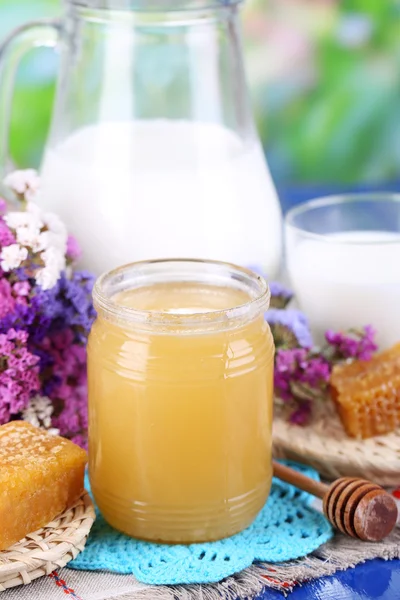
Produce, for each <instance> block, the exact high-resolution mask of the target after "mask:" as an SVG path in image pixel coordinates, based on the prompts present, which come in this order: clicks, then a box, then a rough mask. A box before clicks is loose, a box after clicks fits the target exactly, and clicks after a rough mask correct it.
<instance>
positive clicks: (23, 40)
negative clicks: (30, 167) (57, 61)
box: [0, 19, 61, 177]
mask: <svg viewBox="0 0 400 600" xmlns="http://www.w3.org/2000/svg"><path fill="white" fill-rule="evenodd" d="M60 30H61V21H59V20H58V19H43V20H40V21H31V22H29V23H25V25H21V27H18V28H17V29H15V30H14V31H13V32H12V33H11V34H10V35H9V36H8V37H6V39H5V40H4V41H3V42H2V43H1V44H0V177H1V176H4V175H5V172H6V170H7V164H8V162H9V136H10V124H11V111H12V97H13V91H14V80H15V74H16V72H17V68H18V65H19V62H20V60H21V58H22V57H23V55H24V54H25V53H26V52H27V51H28V50H30V49H32V48H38V47H42V46H48V47H51V48H54V47H55V46H56V45H57V41H58V38H59V33H60Z"/></svg>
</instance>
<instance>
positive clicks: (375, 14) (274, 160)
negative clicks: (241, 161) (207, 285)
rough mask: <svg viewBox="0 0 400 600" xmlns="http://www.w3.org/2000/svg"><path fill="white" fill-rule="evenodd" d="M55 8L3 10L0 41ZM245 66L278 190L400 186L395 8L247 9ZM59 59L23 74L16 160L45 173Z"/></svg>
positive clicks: (395, 3) (267, 0) (259, 1)
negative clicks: (43, 156)
mask: <svg viewBox="0 0 400 600" xmlns="http://www.w3.org/2000/svg"><path fill="white" fill-rule="evenodd" d="M60 10H61V8H60V4H59V2H58V0H0V39H1V38H3V37H4V36H5V35H7V33H9V32H10V30H11V29H12V28H13V27H15V26H17V25H19V24H21V23H23V22H24V21H26V20H29V19H34V18H40V17H44V16H54V15H56V14H58V13H59V12H60ZM243 26H244V39H245V49H246V63H247V69H248V75H249V82H250V86H251V93H252V99H253V105H254V110H255V113H256V118H257V124H258V127H259V131H260V134H261V138H262V141H263V144H264V147H265V149H266V153H267V156H268V160H269V165H270V168H271V171H272V173H273V176H274V178H275V181H276V182H277V183H278V185H279V184H280V183H281V182H284V183H285V185H286V184H290V185H303V184H310V183H311V184H318V185H320V184H326V185H331V184H353V183H360V182H361V183H365V184H379V183H385V182H390V181H397V180H400V119H399V116H400V114H399V113H400V101H399V100H400V2H399V0H342V1H340V0H247V2H246V3H245V6H244V11H243ZM55 71H56V58H55V56H54V55H53V53H52V51H51V50H43V49H41V50H36V51H35V52H34V53H31V55H30V56H28V57H27V58H26V59H25V60H24V61H23V63H22V65H21V69H20V71H19V74H18V81H17V91H16V94H15V101H14V108H13V122H12V132H11V136H12V157H13V159H14V161H15V162H16V163H17V164H18V165H19V166H22V167H26V166H32V165H33V166H36V165H38V164H39V161H40V156H41V150H42V148H43V144H44V140H45V136H46V132H47V128H48V121H49V115H50V112H51V105H52V99H53V86H54V74H55Z"/></svg>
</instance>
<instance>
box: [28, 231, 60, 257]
mask: <svg viewBox="0 0 400 600" xmlns="http://www.w3.org/2000/svg"><path fill="white" fill-rule="evenodd" d="M48 248H56V249H57V250H59V251H60V252H62V254H65V253H66V252H67V237H64V236H63V235H59V234H58V233H54V232H53V231H42V233H41V234H40V235H39V237H38V240H37V244H36V245H35V247H34V250H35V252H41V251H42V250H47V249H48Z"/></svg>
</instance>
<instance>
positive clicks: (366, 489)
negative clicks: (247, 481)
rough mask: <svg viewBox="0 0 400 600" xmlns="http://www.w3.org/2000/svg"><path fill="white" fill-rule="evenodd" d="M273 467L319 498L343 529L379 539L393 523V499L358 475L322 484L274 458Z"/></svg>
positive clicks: (366, 538) (275, 474)
mask: <svg viewBox="0 0 400 600" xmlns="http://www.w3.org/2000/svg"><path fill="white" fill-rule="evenodd" d="M273 468H274V476H275V477H278V479H282V480H283V481H286V482H287V483H291V484H292V485H294V486H295V487H297V488H300V489H301V490H304V491H305V492H309V493H310V494H312V495H313V496H317V498H321V499H322V500H323V507H324V513H325V516H326V517H327V518H328V519H329V521H330V522H331V523H332V525H333V526H334V527H336V529H339V530H340V531H341V532H342V533H345V534H347V535H350V536H351V537H354V538H358V539H360V540H364V541H369V542H379V541H380V540H383V538H385V537H386V536H387V535H389V533H390V532H391V531H392V529H393V528H394V526H395V525H396V521H397V505H396V502H395V500H394V498H393V497H392V496H391V495H390V494H388V493H387V492H386V491H385V490H384V489H383V488H381V487H380V486H379V485H376V484H375V483H371V482H370V481H366V480H365V479H358V478H357V477H341V478H340V479H337V480H336V481H334V482H333V483H332V484H331V485H325V484H324V483H321V482H320V481H315V480H314V479H311V477H307V476H306V475H303V474H302V473H299V472H298V471H295V470H294V469H290V468H289V467H286V466H285V465H282V464H281V463H278V462H275V461H273Z"/></svg>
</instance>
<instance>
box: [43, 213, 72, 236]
mask: <svg viewBox="0 0 400 600" xmlns="http://www.w3.org/2000/svg"><path fill="white" fill-rule="evenodd" d="M42 219H43V221H44V223H45V225H47V228H48V229H50V231H52V232H53V233H57V234H59V235H62V236H65V239H67V237H68V231H67V228H66V227H65V225H64V223H63V222H62V221H61V219H60V217H59V216H58V215H56V214H54V213H44V214H43V215H42Z"/></svg>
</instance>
